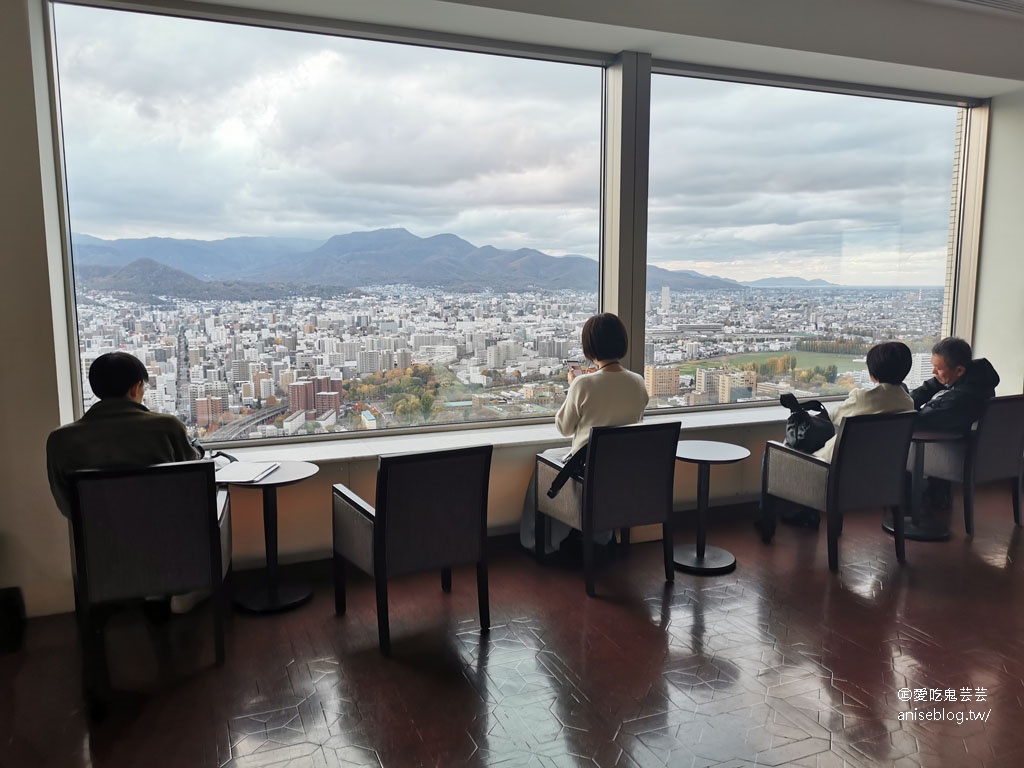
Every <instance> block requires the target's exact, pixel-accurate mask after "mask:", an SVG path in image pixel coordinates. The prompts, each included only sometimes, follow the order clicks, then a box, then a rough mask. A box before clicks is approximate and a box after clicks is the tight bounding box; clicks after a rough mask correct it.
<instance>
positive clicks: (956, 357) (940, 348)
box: [932, 336, 974, 368]
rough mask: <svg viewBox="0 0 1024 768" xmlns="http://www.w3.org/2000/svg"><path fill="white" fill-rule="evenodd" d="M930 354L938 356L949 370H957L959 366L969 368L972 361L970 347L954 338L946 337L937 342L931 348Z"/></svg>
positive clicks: (961, 340) (972, 355)
mask: <svg viewBox="0 0 1024 768" xmlns="http://www.w3.org/2000/svg"><path fill="white" fill-rule="evenodd" d="M932 354H933V355H938V356H939V357H941V358H942V359H943V360H945V361H946V365H948V366H949V367H950V368H958V367H960V366H963V367H964V368H970V367H971V360H972V359H974V353H973V352H972V351H971V345H970V344H968V343H967V342H966V341H964V340H963V339H960V338H957V337H956V336H947V337H946V338H944V339H943V340H942V341H940V342H937V343H936V344H935V346H934V347H932Z"/></svg>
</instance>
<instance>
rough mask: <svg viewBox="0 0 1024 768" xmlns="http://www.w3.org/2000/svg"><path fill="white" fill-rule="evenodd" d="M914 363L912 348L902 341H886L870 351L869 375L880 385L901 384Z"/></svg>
mask: <svg viewBox="0 0 1024 768" xmlns="http://www.w3.org/2000/svg"><path fill="white" fill-rule="evenodd" d="M912 363H913V356H912V355H911V354H910V347H908V346H907V345H906V344H904V343H903V342H902V341H885V342H882V343H881V344H875V346H873V347H872V348H871V349H869V350H868V373H870V374H871V378H873V379H874V380H875V381H877V382H878V383H879V384H900V383H901V382H902V381H903V380H904V379H905V378H906V377H907V374H908V373H910V366H911V365H912Z"/></svg>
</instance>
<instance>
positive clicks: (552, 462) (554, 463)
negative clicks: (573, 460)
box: [537, 453, 565, 472]
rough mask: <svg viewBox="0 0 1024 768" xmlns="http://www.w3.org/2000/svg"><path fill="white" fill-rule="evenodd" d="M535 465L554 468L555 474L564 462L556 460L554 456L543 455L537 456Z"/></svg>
mask: <svg viewBox="0 0 1024 768" xmlns="http://www.w3.org/2000/svg"><path fill="white" fill-rule="evenodd" d="M537 463H538V464H546V465H547V466H549V467H554V469H555V472H557V471H558V470H560V469H561V468H562V467H564V466H565V462H564V461H562V460H561V459H556V458H555V457H554V456H546V455H544V454H543V453H538V454H537Z"/></svg>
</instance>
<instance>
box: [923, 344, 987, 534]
mask: <svg viewBox="0 0 1024 768" xmlns="http://www.w3.org/2000/svg"><path fill="white" fill-rule="evenodd" d="M932 374H933V377H932V378H930V379H928V381H926V382H925V383H924V384H922V385H921V386H920V387H918V388H917V389H915V390H914V391H913V392H911V393H910V396H911V397H913V398H914V407H915V408H917V411H918V414H917V423H916V425H915V429H918V430H928V431H932V432H961V433H966V432H968V431H970V429H971V425H972V424H973V423H974V422H975V421H977V420H978V417H979V416H981V412H982V410H983V409H984V408H985V404H986V403H987V402H988V401H989V400H990V399H991V398H992V397H994V396H995V394H996V385H998V384H999V374H998V373H996V369H995V368H993V367H992V364H991V363H989V361H988V360H986V359H985V358H980V359H978V360H974V359H972V352H971V345H970V344H968V343H967V342H966V341H964V340H963V339H958V338H956V337H955V336H948V337H946V338H945V339H943V340H942V341H940V342H938V343H937V344H936V345H935V346H934V347H932ZM952 490H953V489H952V486H951V484H950V482H949V481H948V480H942V479H939V478H936V477H929V478H928V479H927V484H926V485H925V488H924V506H925V508H926V515H928V516H931V517H936V516H937V517H940V518H944V517H945V516H946V515H947V514H948V510H949V508H950V507H951V506H952V500H953V493H952Z"/></svg>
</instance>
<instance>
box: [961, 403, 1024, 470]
mask: <svg viewBox="0 0 1024 768" xmlns="http://www.w3.org/2000/svg"><path fill="white" fill-rule="evenodd" d="M970 439H971V441H972V443H973V451H972V453H973V456H974V481H975V482H976V483H985V482H988V481H990V480H1002V479H1005V478H1008V477H1018V476H1020V473H1021V461H1022V458H1024V395H1005V396H1003V397H993V398H992V399H991V400H989V401H988V403H987V404H986V406H985V410H984V411H983V412H982V415H981V418H980V419H978V424H977V426H976V427H975V429H974V432H973V433H972V434H971V438H970Z"/></svg>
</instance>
